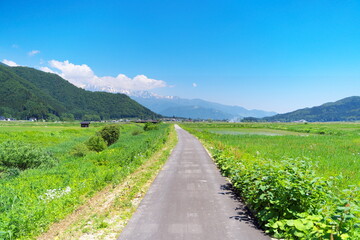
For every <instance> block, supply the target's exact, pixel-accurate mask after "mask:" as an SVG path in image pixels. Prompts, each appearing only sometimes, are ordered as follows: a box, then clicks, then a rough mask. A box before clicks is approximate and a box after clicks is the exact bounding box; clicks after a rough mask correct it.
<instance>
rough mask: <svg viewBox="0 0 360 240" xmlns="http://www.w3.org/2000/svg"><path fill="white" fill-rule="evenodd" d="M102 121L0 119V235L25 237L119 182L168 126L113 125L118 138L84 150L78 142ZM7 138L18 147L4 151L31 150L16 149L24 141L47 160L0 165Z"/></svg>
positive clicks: (161, 139)
mask: <svg viewBox="0 0 360 240" xmlns="http://www.w3.org/2000/svg"><path fill="white" fill-rule="evenodd" d="M104 125H106V124H105V123H98V124H96V123H95V124H94V123H93V124H91V126H90V128H80V126H79V124H78V123H28V122H10V123H8V122H1V123H0V156H1V159H0V189H1V192H0V239H29V238H30V239H31V238H33V237H34V236H36V235H38V234H40V233H41V232H43V231H45V230H46V229H47V228H48V226H49V225H50V224H51V223H53V222H55V221H58V220H60V219H61V218H63V217H64V216H66V215H67V214H69V213H71V212H72V211H73V210H74V209H76V207H77V206H79V205H80V204H82V203H83V202H84V201H85V200H86V199H87V198H89V197H91V196H92V195H93V194H94V193H96V192H97V191H99V190H101V189H102V188H104V187H105V186H107V185H109V184H118V183H120V182H121V181H122V179H124V178H125V177H126V176H127V175H129V174H131V173H132V172H133V171H134V170H135V169H137V168H138V167H139V166H140V165H141V164H142V163H144V161H146V160H147V159H148V157H149V156H151V154H153V153H154V152H155V151H156V150H158V149H160V148H161V147H162V146H163V145H164V144H165V143H166V139H167V136H168V133H169V129H170V126H169V125H165V124H160V125H159V126H158V129H154V130H151V131H143V125H141V124H118V125H117V126H118V127H119V128H120V139H119V140H118V141H117V142H116V143H115V144H113V145H111V146H109V147H107V148H106V149H105V150H103V151H101V152H94V151H89V150H88V149H86V148H85V149H84V146H85V145H84V143H85V142H86V141H87V140H88V139H89V138H91V137H92V136H95V135H96V132H98V131H99V130H100V129H101V128H102V127H103V126H104ZM9 142H10V143H11V144H13V143H16V144H15V145H14V146H19V148H18V149H16V148H15V149H11V150H12V151H11V152H10V153H9V152H7V153H6V154H8V155H11V156H17V155H16V154H18V152H19V151H25V150H26V151H29V152H31V151H30V150H29V147H27V148H25V150H21V147H22V146H30V148H33V149H36V151H35V153H36V154H43V155H44V154H48V155H47V156H51V157H48V158H51V159H52V160H53V161H52V163H51V164H52V165H51V166H50V165H40V166H39V167H32V168H28V169H21V168H20V167H19V168H10V167H8V168H7V167H5V166H4V165H2V162H1V161H3V163H4V159H5V158H6V157H8V156H4V152H5V150H6V149H5V148H4V146H8V144H9ZM11 146H12V145H11ZM4 149H5V150H4ZM26 151H25V155H26V154H27V152H26ZM12 154H14V155H12ZM25 155H24V156H25ZM11 156H10V158H11ZM54 162H55V164H54Z"/></svg>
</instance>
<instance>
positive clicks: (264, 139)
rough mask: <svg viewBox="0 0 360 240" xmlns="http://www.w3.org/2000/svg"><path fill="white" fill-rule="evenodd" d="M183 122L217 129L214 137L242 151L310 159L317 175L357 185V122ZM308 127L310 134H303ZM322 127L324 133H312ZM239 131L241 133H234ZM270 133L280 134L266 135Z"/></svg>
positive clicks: (359, 176)
mask: <svg viewBox="0 0 360 240" xmlns="http://www.w3.org/2000/svg"><path fill="white" fill-rule="evenodd" d="M186 126H187V127H191V128H192V129H196V130H200V131H208V132H211V133H217V134H211V139H212V140H213V141H217V142H221V143H222V144H224V145H226V146H231V147H234V148H236V149H237V150H238V151H239V152H241V153H246V154H250V155H252V156H256V157H261V158H266V159H272V160H275V161H276V160H283V159H290V158H302V159H305V160H307V161H311V162H312V163H314V165H315V170H316V171H317V173H318V174H319V176H324V177H338V176H342V178H341V179H340V180H339V181H337V185H338V186H340V187H341V188H347V186H348V185H360V124H359V123H358V124H356V123H342V124H339V123H336V124H335V123H327V124H326V123H319V124H314V123H311V124H284V123H275V124H273V125H271V124H263V123H260V124H213V125H211V124H210V125H209V124H203V125H201V124H193V125H192V124H188V125H186ZM264 127H268V128H264ZM309 129H310V131H309V132H312V134H308V135H306V136H304V135H303V134H304V133H305V132H307V131H308V130H309ZM295 131H296V132H295ZM321 131H324V132H325V134H315V132H321ZM238 132H239V133H241V134H237V133H238ZM272 133H274V134H283V135H282V136H280V135H279V136H267V135H271V134H272ZM333 133H337V134H335V135H334V134H333ZM263 134H265V135H263Z"/></svg>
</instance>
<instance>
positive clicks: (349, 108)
mask: <svg viewBox="0 0 360 240" xmlns="http://www.w3.org/2000/svg"><path fill="white" fill-rule="evenodd" d="M262 120H264V121H269V122H274V121H280V122H292V121H299V120H306V121H308V122H330V121H359V120H360V97H359V96H353V97H347V98H344V99H341V100H339V101H336V102H329V103H325V104H323V105H320V106H316V107H312V108H304V109H299V110H296V111H293V112H289V113H284V114H277V115H275V116H271V117H265V118H263V119H262Z"/></svg>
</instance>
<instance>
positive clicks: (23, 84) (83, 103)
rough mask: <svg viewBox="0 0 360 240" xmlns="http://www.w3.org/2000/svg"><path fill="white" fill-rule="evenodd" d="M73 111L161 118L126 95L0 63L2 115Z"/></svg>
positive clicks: (98, 116)
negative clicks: (93, 90) (86, 87)
mask: <svg viewBox="0 0 360 240" xmlns="http://www.w3.org/2000/svg"><path fill="white" fill-rule="evenodd" d="M69 114H70V115H72V116H73V117H75V118H76V119H83V118H84V116H87V117H89V116H92V117H93V118H95V119H93V120H100V119H118V118H130V117H134V118H158V117H160V115H158V114H156V113H154V112H152V111H150V110H149V109H147V108H145V107H143V106H142V105H140V104H139V103H137V102H135V101H134V100H132V99H131V98H129V97H128V96H127V95H125V94H120V93H116V94H114V93H107V92H90V91H86V90H84V89H81V88H78V87H76V86H74V85H72V84H71V83H69V82H68V81H67V80H64V79H63V78H61V77H60V76H58V75H56V74H52V73H46V72H43V71H39V70H36V69H33V68H28V67H9V66H6V65H4V64H1V65H0V115H3V116H4V115H7V116H11V117H15V118H18V119H29V118H32V117H34V118H38V119H44V118H45V119H46V118H49V117H51V116H57V117H61V116H67V117H69Z"/></svg>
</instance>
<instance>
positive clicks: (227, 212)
mask: <svg viewBox="0 0 360 240" xmlns="http://www.w3.org/2000/svg"><path fill="white" fill-rule="evenodd" d="M175 128H176V131H177V133H178V137H179V142H178V144H177V146H176V147H175V149H174V150H173V152H172V154H171V156H170V158H169V159H168V162H167V163H166V164H165V166H164V167H163V169H162V171H161V172H160V173H159V175H158V176H157V177H156V179H155V181H154V183H153V184H152V185H151V187H150V189H149V191H148V193H147V194H146V195H145V197H144V199H143V200H142V202H141V203H140V205H139V208H138V209H137V211H136V212H135V213H134V215H133V217H132V218H131V219H130V221H129V223H128V224H127V226H126V227H125V229H124V231H123V232H122V234H121V235H120V237H119V239H118V240H132V239H136V240H140V239H152V240H177V239H186V240H193V239H194V240H195V239H204V240H205V239H206V240H212V239H214V240H225V239H241V240H250V239H251V240H262V239H270V238H269V237H268V236H266V235H265V234H264V233H263V232H262V231H261V230H259V229H257V228H256V227H255V226H254V225H253V223H252V219H251V218H250V217H249V215H248V214H247V212H246V210H245V207H244V205H243V204H242V203H241V202H240V201H239V200H238V198H237V197H236V195H235V194H233V192H232V191H231V187H230V184H229V183H228V182H227V180H226V179H225V178H224V177H222V176H221V174H220V172H219V170H218V169H217V167H216V165H215V164H214V162H213V161H212V159H211V158H210V157H209V155H208V153H207V152H206V150H205V149H204V147H203V146H202V144H201V143H200V142H199V141H198V140H197V139H196V138H195V137H194V136H192V135H191V134H189V133H188V132H186V131H185V130H183V129H181V128H180V127H178V126H177V125H176V126H175Z"/></svg>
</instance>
